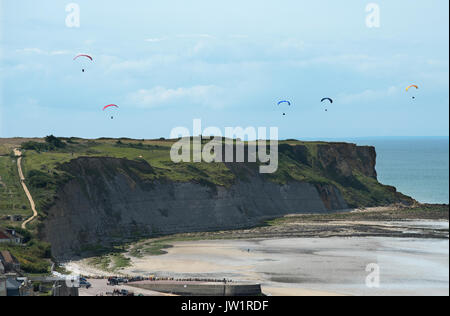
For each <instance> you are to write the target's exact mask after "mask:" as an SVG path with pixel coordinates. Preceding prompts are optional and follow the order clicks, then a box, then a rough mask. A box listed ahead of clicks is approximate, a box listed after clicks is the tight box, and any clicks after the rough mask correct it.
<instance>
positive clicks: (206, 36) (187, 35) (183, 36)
mask: <svg viewBox="0 0 450 316" xmlns="http://www.w3.org/2000/svg"><path fill="white" fill-rule="evenodd" d="M177 37H178V38H209V39H214V38H216V37H215V36H212V35H209V34H180V35H177Z"/></svg>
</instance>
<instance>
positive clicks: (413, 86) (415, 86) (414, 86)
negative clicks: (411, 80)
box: [406, 84, 419, 100]
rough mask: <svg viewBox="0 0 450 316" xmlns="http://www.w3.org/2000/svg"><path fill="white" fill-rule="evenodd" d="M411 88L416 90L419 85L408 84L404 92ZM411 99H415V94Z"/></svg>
mask: <svg viewBox="0 0 450 316" xmlns="http://www.w3.org/2000/svg"><path fill="white" fill-rule="evenodd" d="M411 88H416V90H417V89H419V86H418V85H415V84H412V85H410V86H408V87H407V88H406V92H409V89H411ZM412 99H413V100H414V99H416V97H415V96H412Z"/></svg>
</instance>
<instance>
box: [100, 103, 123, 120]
mask: <svg viewBox="0 0 450 316" xmlns="http://www.w3.org/2000/svg"><path fill="white" fill-rule="evenodd" d="M115 109H119V106H118V105H116V104H108V105H105V106H104V107H103V112H108V113H109V111H111V110H115ZM113 119H114V116H112V115H111V120H113Z"/></svg>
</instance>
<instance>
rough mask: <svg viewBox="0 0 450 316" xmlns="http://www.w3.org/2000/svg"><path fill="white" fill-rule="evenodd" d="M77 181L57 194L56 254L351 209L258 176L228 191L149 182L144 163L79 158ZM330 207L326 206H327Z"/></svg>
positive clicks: (331, 195)
mask: <svg viewBox="0 0 450 316" xmlns="http://www.w3.org/2000/svg"><path fill="white" fill-rule="evenodd" d="M65 168H66V169H70V170H72V174H73V175H74V176H75V179H73V180H71V181H70V182H69V183H67V184H66V185H65V186H64V187H63V188H62V189H61V190H60V192H59V194H58V199H57V201H56V203H55V205H54V206H53V207H52V208H51V209H50V211H49V215H48V218H47V220H46V222H45V229H44V231H43V233H44V236H45V239H46V240H47V241H49V242H51V244H52V251H53V255H54V256H56V257H64V256H65V255H68V254H69V255H70V254H73V253H77V252H79V250H80V249H83V248H85V247H86V246H88V245H93V246H94V245H98V244H103V245H104V244H105V243H111V242H118V241H121V242H123V241H125V240H126V239H127V238H130V239H131V238H136V237H138V236H156V235H160V234H171V233H180V232H194V231H206V230H219V229H220V230H222V229H235V228H244V227H249V226H252V225H255V224H257V223H258V222H259V221H261V220H263V219H267V218H273V217H276V216H281V215H285V214H289V213H299V212H327V211H329V210H331V209H345V208H347V204H346V202H345V201H344V199H343V198H342V196H341V195H340V193H339V192H338V191H337V190H336V188H334V187H332V186H329V187H323V188H321V190H320V192H319V190H318V189H317V188H316V187H315V186H314V185H312V184H309V183H301V182H298V183H291V184H286V185H278V184H275V183H272V182H268V181H265V180H264V179H263V178H262V177H258V176H254V177H252V178H251V179H248V180H249V181H245V182H244V181H237V183H236V184H235V185H233V186H231V187H229V188H225V187H211V186H206V185H202V184H198V183H176V182H166V181H162V182H150V181H145V180H142V179H141V178H140V176H139V175H138V174H139V173H141V172H143V171H146V172H152V168H151V167H150V166H149V165H148V164H146V163H145V162H135V161H129V160H123V159H112V158H80V159H77V160H74V161H72V162H70V163H69V164H67V165H66V166H65ZM324 201H327V202H326V203H324Z"/></svg>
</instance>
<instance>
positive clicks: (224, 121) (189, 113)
mask: <svg viewBox="0 0 450 316" xmlns="http://www.w3.org/2000/svg"><path fill="white" fill-rule="evenodd" d="M0 2H1V5H0V17H1V22H0V34H1V35H0V36H1V38H0V39H1V42H0V49H1V51H0V58H1V59H0V75H1V80H2V81H1V88H2V89H1V98H0V137H13V136H45V135H48V134H55V135H58V136H80V137H89V138H95V137H102V136H108V137H121V136H124V137H134V138H156V137H168V136H169V134H170V131H171V130H172V128H174V127H177V126H186V127H188V128H190V129H192V120H193V119H194V118H201V119H202V121H203V126H204V127H207V126H217V127H219V128H221V129H224V128H225V127H228V126H242V127H247V126H255V127H258V126H267V127H270V126H278V127H279V134H280V137H281V138H299V139H301V138H302V137H305V138H310V137H315V138H329V137H366V136H437V135H442V136H446V135H448V133H449V132H448V131H449V124H448V115H449V93H448V85H449V82H448V77H449V62H448V61H449V42H448V38H449V34H448V29H449V16H448V11H449V2H448V1H447V0H428V1H414V2H411V1H406V0H396V1H373V2H375V3H377V4H379V6H380V22H381V25H380V28H368V27H367V26H366V23H365V21H366V16H367V13H366V11H365V8H366V5H367V4H368V3H369V2H370V1H361V0H347V1H345V5H342V2H341V1H335V0H321V1H300V0H277V1H273V0H264V1H261V0H259V1H257V0H246V1H242V0H240V1H238V0H227V1H219V0H189V1H188V0H165V1H161V0H159V1H153V0H150V1H149V0H142V1H141V0H132V1H118V0H108V1H104V0H94V1H93V0H78V1H72V2H75V3H77V4H79V6H80V22H81V25H80V28H68V27H67V26H66V24H65V20H66V17H67V14H68V13H67V12H66V11H65V8H66V5H67V4H68V3H70V2H71V1H57V0H40V1H35V0H0ZM78 53H88V54H90V55H92V56H93V58H94V59H95V61H94V63H92V64H89V63H88V65H87V66H86V68H87V71H86V72H85V73H82V72H81V67H83V65H80V63H79V62H74V61H73V60H72V59H73V57H74V56H75V55H77V54H78ZM409 84H418V85H419V86H420V89H419V90H418V91H417V92H416V91H414V92H412V93H414V94H415V96H416V100H414V101H413V100H412V99H411V95H409V94H407V93H406V92H405V87H406V86H407V85H409ZM322 97H332V98H333V99H334V100H335V103H334V104H333V105H332V106H330V107H329V110H328V112H325V111H324V106H323V105H322V104H321V103H320V99H321V98H322ZM284 99H287V100H290V101H291V102H292V103H293V106H292V108H290V109H287V115H286V116H282V114H281V112H280V110H279V109H277V107H276V103H277V101H278V100H284ZM110 103H115V104H118V105H119V106H120V110H119V111H118V113H116V114H115V119H114V120H111V119H110V118H109V116H108V115H105V113H103V112H102V110H101V109H102V107H103V106H104V105H107V104H110Z"/></svg>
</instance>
